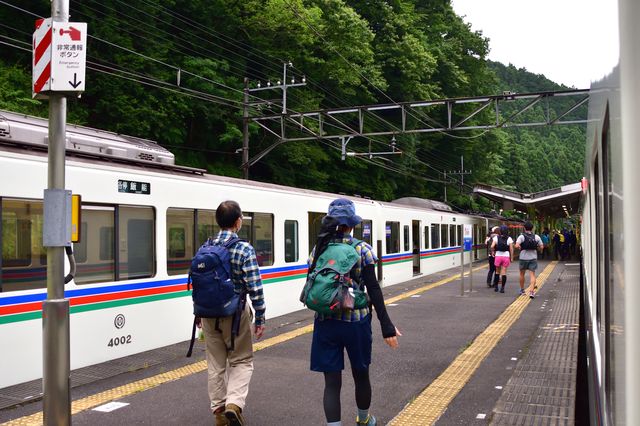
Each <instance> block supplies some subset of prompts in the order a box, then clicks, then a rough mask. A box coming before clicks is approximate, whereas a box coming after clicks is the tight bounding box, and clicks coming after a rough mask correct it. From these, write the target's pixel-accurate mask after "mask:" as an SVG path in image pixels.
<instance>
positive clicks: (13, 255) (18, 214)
mask: <svg viewBox="0 0 640 426" xmlns="http://www.w3.org/2000/svg"><path fill="white" fill-rule="evenodd" d="M1 210H2V263H1V265H2V275H1V277H2V281H1V282H0V291H2V292H7V291H16V290H27V289H34V288H43V287H46V286H47V259H46V252H45V250H44V248H43V247H42V224H43V213H42V201H27V200H11V199H7V198H3V199H2V203H1Z"/></svg>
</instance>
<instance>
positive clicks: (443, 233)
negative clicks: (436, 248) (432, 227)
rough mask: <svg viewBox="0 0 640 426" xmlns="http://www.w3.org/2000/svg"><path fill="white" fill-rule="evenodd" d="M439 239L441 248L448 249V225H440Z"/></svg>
mask: <svg viewBox="0 0 640 426" xmlns="http://www.w3.org/2000/svg"><path fill="white" fill-rule="evenodd" d="M440 238H441V240H440V243H441V245H442V247H449V225H444V224H441V225H440Z"/></svg>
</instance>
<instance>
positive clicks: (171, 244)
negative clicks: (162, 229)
mask: <svg viewBox="0 0 640 426" xmlns="http://www.w3.org/2000/svg"><path fill="white" fill-rule="evenodd" d="M193 225H194V211H193V210H190V209H173V208H170V209H167V273H168V274H169V275H178V274H186V273H187V272H188V271H189V266H190V264H191V258H192V257H193V254H194V244H193V235H194V233H193V229H194V227H193Z"/></svg>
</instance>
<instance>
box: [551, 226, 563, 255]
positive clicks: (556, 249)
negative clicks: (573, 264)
mask: <svg viewBox="0 0 640 426" xmlns="http://www.w3.org/2000/svg"><path fill="white" fill-rule="evenodd" d="M560 235H561V234H560V231H558V230H555V229H554V231H553V238H552V239H551V240H552V241H553V254H554V257H555V259H556V260H561V259H560V247H561V242H560Z"/></svg>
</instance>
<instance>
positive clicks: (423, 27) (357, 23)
mask: <svg viewBox="0 0 640 426" xmlns="http://www.w3.org/2000/svg"><path fill="white" fill-rule="evenodd" d="M21 7H23V8H24V9H25V10H28V11H31V12H33V13H36V14H38V15H40V16H48V15H49V12H48V8H49V7H50V3H49V2H45V1H42V0H24V1H23V2H22V3H21ZM71 8H72V11H71V12H72V16H73V19H74V20H77V21H84V22H88V24H89V32H90V35H91V36H92V37H91V38H89V41H88V48H87V51H88V55H89V57H88V59H89V61H91V69H89V70H88V71H87V76H86V80H87V91H86V92H85V93H84V94H83V96H82V98H80V99H69V112H68V117H69V121H70V122H74V123H80V124H85V125H88V126H91V127H96V128H100V129H105V130H110V131H114V132H119V133H124V134H129V135H132V136H137V137H141V138H146V139H151V140H155V141H157V142H159V143H160V144H161V145H164V146H166V147H167V148H168V149H170V150H172V151H173V152H174V153H175V154H176V158H177V161H178V162H179V163H180V164H184V165H188V166H193V167H201V168H204V169H206V170H208V171H209V172H211V173H216V174H221V175H229V176H241V168H240V167H241V154H240V153H238V152H237V150H238V148H240V147H241V146H242V108H241V102H242V99H243V92H242V89H243V88H244V82H243V78H244V77H249V78H250V80H251V81H252V84H255V81H256V80H261V81H262V82H263V83H265V82H266V80H270V81H271V82H272V83H275V82H276V80H277V79H279V78H281V77H282V70H283V63H285V62H288V61H291V62H293V64H294V67H293V68H288V69H289V70H290V73H291V74H290V75H295V76H296V77H297V78H300V77H301V75H302V74H305V75H306V76H307V78H308V84H307V86H306V87H296V88H292V89H290V90H289V91H288V94H287V109H288V110H289V111H290V112H292V111H311V110H317V109H322V108H332V107H336V106H350V105H363V104H374V103H392V102H400V101H418V100H429V99H437V98H445V97H447V98H452V97H461V96H483V95H490V94H500V93H502V92H503V91H507V90H508V91H512V92H519V93H525V92H538V91H547V90H561V89H566V87H563V86H559V85H557V84H555V83H553V82H551V81H549V80H548V79H546V78H545V77H544V76H541V75H534V74H531V73H529V72H527V71H526V70H524V69H516V68H515V67H513V66H511V65H509V66H505V65H502V64H498V63H493V62H490V61H487V60H486V56H487V53H488V51H489V41H488V40H487V39H486V38H485V37H483V36H482V34H481V33H479V32H474V31H471V28H470V25H469V24H467V23H466V22H464V20H463V18H461V17H459V16H457V15H456V14H455V13H454V11H453V9H452V7H451V4H450V2H449V1H445V0H438V1H429V2H425V1H417V0H246V1H244V2H236V1H227V0H206V1H205V0H188V1H187V0H169V1H165V0H162V1H161V0H145V1H135V0H133V1H128V2H127V1H125V0H86V1H83V2H74V3H72V4H71ZM0 19H2V21H3V22H5V23H10V24H11V25H10V26H7V25H5V27H3V28H0V35H4V36H11V37H20V40H19V41H20V42H24V44H19V43H18V42H16V44H17V45H19V46H30V44H31V32H32V28H33V16H32V15H28V14H25V13H24V12H21V11H20V10H18V9H13V8H0ZM10 27H13V28H17V29H18V30H19V31H17V32H15V31H12V30H11V28H10ZM4 52H5V53H6V54H3V57H2V58H1V59H0V109H6V110H11V111H17V112H22V113H26V114H33V115H38V116H43V117H44V116H46V115H47V104H46V101H38V100H33V99H32V97H31V71H30V66H31V65H30V63H31V55H30V53H29V52H25V51H23V50H19V49H12V48H8V47H7V48H5V49H4ZM141 55H142V56H141ZM136 80H137V81H136ZM178 80H180V81H179V83H178ZM141 81H142V82H143V83H144V84H141ZM298 81H299V80H298ZM162 88H164V89H162ZM185 93H188V94H190V95H191V96H186V95H185ZM255 96H257V98H256V97H252V98H251V102H256V101H260V100H269V101H270V103H262V104H261V105H258V106H255V107H252V108H251V114H252V115H253V116H258V115H270V114H279V113H280V112H281V110H282V105H281V104H280V100H279V98H280V97H281V92H280V91H276V90H273V91H262V92H255ZM220 101H222V104H221V103H220ZM567 102H569V101H562V100H561V101H559V103H558V104H557V105H556V107H555V109H552V110H551V117H550V118H555V117H557V114H558V112H557V111H560V110H562V108H565V109H566V106H567V105H568V103H567ZM516 106H517V105H510V104H508V103H507V104H505V105H504V106H503V107H502V108H503V109H502V110H501V114H502V117H503V118H506V117H509V116H510V115H511V113H512V111H514V110H515V109H514V108H515V107H516ZM474 108H477V106H474V105H471V104H468V105H464V106H456V111H454V116H453V117H452V119H453V120H456V119H459V117H462V115H463V114H468V113H470V112H472V111H473V110H474ZM491 114H492V111H488V110H485V111H483V112H481V113H480V114H478V115H476V116H475V117H474V118H472V119H471V120H470V121H469V122H468V123H467V124H468V125H474V124H477V123H480V122H484V123H486V122H487V119H488V118H491V117H492V115H491ZM527 114H528V115H527V118H528V119H530V120H532V121H533V120H536V121H543V120H545V119H547V117H546V112H545V110H544V109H543V108H542V107H541V106H536V107H534V108H531V109H530V110H529V111H527ZM446 115H447V111H446V109H445V108H443V107H437V106H436V107H433V108H425V109H424V111H421V112H420V113H415V112H414V113H411V114H409V115H408V116H407V117H406V119H407V122H408V124H409V125H416V126H417V125H420V126H423V127H424V126H429V125H436V124H437V123H444V122H446V120H447V116H446ZM584 116H585V111H584V108H582V109H578V110H576V111H574V112H573V113H572V114H571V115H569V116H567V117H566V119H567V120H570V119H574V118H577V117H584ZM341 119H342V120H343V123H344V124H345V125H348V126H351V127H352V128H355V127H357V125H358V123H357V120H356V119H355V117H348V116H347V115H344V117H341ZM394 120H395V121H394ZM384 121H387V122H393V123H397V122H398V116H393V113H391V112H390V113H389V114H386V113H381V114H379V115H378V118H375V117H373V116H367V119H366V120H365V130H367V131H372V130H373V131H382V130H386V131H388V130H391V129H392V127H390V126H389V125H388V124H385V123H384ZM332 125H333V127H332ZM305 126H308V127H309V128H313V129H316V130H317V129H319V124H318V123H317V122H315V123H314V122H313V121H311V120H309V121H308V122H305ZM340 126H341V125H340V124H338V123H336V122H331V123H325V127H324V129H325V132H328V134H330V132H331V131H336V129H337V128H339V127H340ZM287 131H288V132H289V135H290V136H291V135H294V134H297V135H303V134H305V132H304V131H303V130H301V129H300V128H297V129H296V128H294V126H289V127H288V129H287ZM249 133H250V154H251V156H254V155H257V154H258V153H261V152H263V151H265V150H266V151H268V150H270V151H269V153H268V155H265V156H264V157H263V158H261V159H260V161H258V162H257V163H256V164H255V165H253V166H252V167H251V170H250V176H251V178H252V179H256V180H262V181H269V182H274V183H279V184H283V185H290V186H296V187H302V188H311V189H317V190H322V191H330V192H340V193H345V194H359V195H362V196H368V197H372V198H376V199H381V200H392V199H395V198H399V197H404V196H418V197H424V198H434V199H443V198H444V185H443V183H442V180H443V179H444V174H443V172H444V171H447V170H449V171H450V170H457V169H459V168H460V158H461V157H464V168H465V169H466V170H472V172H473V173H472V174H471V175H466V176H465V177H464V182H465V184H473V183H476V182H479V183H487V184H492V185H498V186H502V187H504V188H510V189H514V190H518V191H522V192H534V191H540V190H544V189H548V188H550V187H556V186H559V185H563V184H567V183H572V182H577V181H578V180H579V179H580V177H581V176H582V168H583V162H584V141H585V129H584V127H580V126H553V127H538V128H503V129H500V130H492V131H487V132H480V131H467V132H465V133H439V132H432V133H428V134H413V135H407V134H405V135H402V134H396V135H395V136H394V137H395V140H396V142H397V148H398V149H399V150H401V151H402V152H403V155H401V156H400V155H394V156H386V157H384V158H376V156H374V155H372V157H373V158H367V156H363V157H357V158H351V157H349V158H347V159H346V161H342V160H341V156H340V150H339V143H337V141H336V140H335V139H333V140H328V139H322V140H319V141H305V142H286V143H280V142H279V141H278V140H277V139H275V137H274V135H273V134H271V133H269V132H267V131H265V130H264V129H262V128H260V127H259V126H257V125H256V124H251V125H250V126H249ZM389 143H390V137H389V138H387V137H377V138H374V139H373V140H366V139H364V138H354V139H353V140H351V141H350V142H349V150H353V151H357V152H360V153H363V152H378V151H389V150H390V146H389ZM266 151H265V152H266ZM450 178H451V175H450V174H449V176H448V179H450ZM469 192H470V191H469V187H468V186H466V185H465V187H462V190H461V187H460V185H459V181H458V180H457V179H456V180H451V181H450V182H449V184H448V185H447V198H448V200H449V201H451V203H452V204H453V205H455V206H457V207H460V208H465V209H473V210H478V209H489V208H490V207H491V206H490V204H489V203H488V202H487V201H485V200H482V199H475V198H472V197H471V196H470V195H469Z"/></svg>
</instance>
